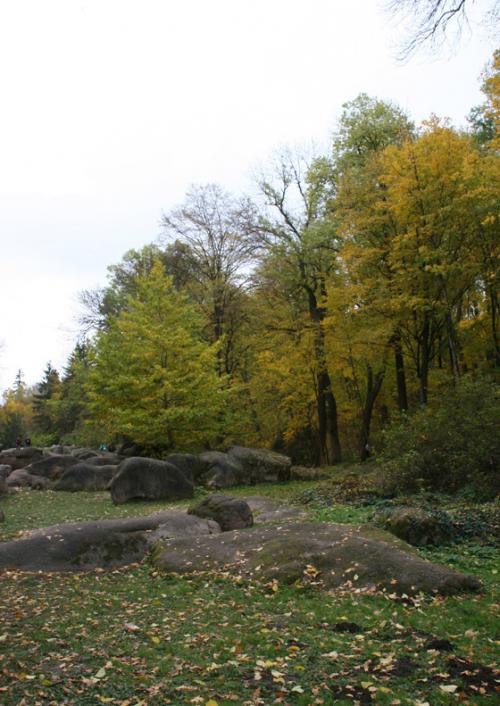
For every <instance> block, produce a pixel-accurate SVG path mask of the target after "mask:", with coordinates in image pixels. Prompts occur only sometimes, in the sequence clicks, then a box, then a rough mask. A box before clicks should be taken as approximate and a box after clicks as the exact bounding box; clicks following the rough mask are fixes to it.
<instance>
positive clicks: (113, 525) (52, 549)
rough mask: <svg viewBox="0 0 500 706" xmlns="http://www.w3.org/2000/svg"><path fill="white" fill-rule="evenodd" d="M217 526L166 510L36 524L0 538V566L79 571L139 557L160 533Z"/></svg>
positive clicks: (170, 534) (206, 530)
mask: <svg viewBox="0 0 500 706" xmlns="http://www.w3.org/2000/svg"><path fill="white" fill-rule="evenodd" d="M217 531H220V530H219V528H218V526H216V525H215V523H212V522H210V521H207V520H201V519H200V518H198V517H194V516H192V515H188V514H186V513H185V512H180V511H176V510H169V511H165V512H157V513H154V514H152V515H147V516H145V517H134V518H129V519H125V520H99V521H96V522H78V523H65V524H61V525H55V526H53V527H45V528H43V529H39V530H35V531H33V532H31V533H30V534H29V536H27V537H25V538H23V539H17V540H14V541H11V542H3V543H0V569H21V570H24V571H83V570H88V569H93V568H97V567H100V568H113V567H115V566H123V565H126V564H130V563H133V562H137V561H141V560H142V559H143V558H144V556H145V555H146V554H147V552H148V551H149V549H150V547H151V546H152V544H154V543H155V542H157V541H158V540H159V539H163V540H165V539H171V538H175V537H179V536H190V537H193V536H194V535H196V534H200V533H205V534H209V533H212V532H217Z"/></svg>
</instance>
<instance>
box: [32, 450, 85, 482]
mask: <svg viewBox="0 0 500 706" xmlns="http://www.w3.org/2000/svg"><path fill="white" fill-rule="evenodd" d="M78 462H79V461H78V459H77V458H75V457H74V456H69V455H65V454H51V455H50V456H44V457H43V458H41V459H39V460H37V461H35V462H34V463H30V465H29V466H27V467H26V470H27V471H28V472H29V473H32V474H33V475H35V476H44V477H45V478H50V479H51V480H55V479H56V478H60V477H61V476H62V474H63V473H64V472H65V471H66V470H67V469H68V468H70V467H71V466H75V465H76V464H77V463H78Z"/></svg>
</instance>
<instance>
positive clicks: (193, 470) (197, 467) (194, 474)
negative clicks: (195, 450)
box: [165, 454, 208, 485]
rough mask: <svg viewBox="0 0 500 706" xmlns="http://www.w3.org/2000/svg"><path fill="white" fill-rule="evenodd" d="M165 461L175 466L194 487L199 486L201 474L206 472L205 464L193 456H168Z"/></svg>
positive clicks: (206, 466) (199, 458) (198, 457)
mask: <svg viewBox="0 0 500 706" xmlns="http://www.w3.org/2000/svg"><path fill="white" fill-rule="evenodd" d="M165 461H166V462H167V463H171V464H173V465H174V466H177V468H179V470H181V471H182V472H183V473H184V475H185V476H186V478H188V480H190V481H191V483H194V484H195V485H199V484H201V482H202V478H203V474H204V473H205V472H206V471H207V470H208V465H207V463H205V462H204V461H203V459H202V458H201V457H200V456H196V455H195V454H170V455H169V456H167V458H166V459H165Z"/></svg>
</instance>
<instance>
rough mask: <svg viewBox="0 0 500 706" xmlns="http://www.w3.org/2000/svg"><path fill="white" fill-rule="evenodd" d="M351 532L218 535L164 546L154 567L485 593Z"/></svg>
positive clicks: (279, 528) (300, 527)
mask: <svg viewBox="0 0 500 706" xmlns="http://www.w3.org/2000/svg"><path fill="white" fill-rule="evenodd" d="M363 531H364V530H363V528H360V527H356V526H354V525H338V524H326V523H325V524H319V523H312V522H311V523H305V522H300V523H287V524H284V525H268V526H257V527H253V528H248V529H245V530H234V531H232V532H225V533H223V534H222V535H220V536H216V537H215V536H214V537H210V536H208V537H207V536H205V537H197V538H194V539H177V540H171V541H168V542H165V543H163V546H162V544H161V543H159V544H158V545H157V547H156V549H155V552H154V555H153V561H154V563H155V565H156V566H157V567H159V568H161V569H163V570H165V571H168V572H175V573H181V574H182V573H191V572H194V571H214V570H216V571H220V570H226V571H231V572H232V573H234V574H236V575H243V576H248V577H258V578H261V579H264V580H266V581H267V580H272V579H276V580H278V581H281V582H283V583H293V582H294V581H297V580H302V579H303V578H304V576H305V575H306V576H307V575H308V573H307V572H308V571H310V568H309V567H313V569H314V572H318V574H317V577H316V578H317V579H318V580H321V582H322V584H323V585H324V587H325V588H344V589H354V588H361V589H387V590H388V591H390V592H391V593H406V594H408V595H410V594H415V593H418V592H420V591H423V592H425V593H439V594H444V595H451V594H454V593H458V592H460V591H474V590H478V589H479V588H480V586H481V584H480V582H479V581H478V580H477V579H476V578H474V577H473V576H469V575H466V574H461V573H458V572H456V571H452V570H451V569H448V568H447V567H444V566H438V565H436V564H432V563H430V562H428V561H424V560H423V559H421V558H419V557H418V556H416V555H414V554H412V553H409V552H405V551H403V550H402V549H401V548H399V547H398V546H395V545H394V543H393V542H392V541H391V540H392V537H391V536H390V535H387V538H388V539H387V541H381V540H380V539H374V538H373V537H370V536H369V535H368V536H367V535H365V534H363Z"/></svg>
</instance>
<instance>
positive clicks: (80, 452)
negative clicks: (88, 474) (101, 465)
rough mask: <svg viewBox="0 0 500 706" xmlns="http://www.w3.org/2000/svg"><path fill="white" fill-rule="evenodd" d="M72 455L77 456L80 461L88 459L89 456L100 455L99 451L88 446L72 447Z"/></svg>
mask: <svg viewBox="0 0 500 706" xmlns="http://www.w3.org/2000/svg"><path fill="white" fill-rule="evenodd" d="M71 455H72V456H75V457H76V458H77V459H79V460H80V461H87V460H88V459H89V458H94V457H95V456H99V454H98V453H97V451H95V450H94V449H89V448H87V447H86V446H84V447H77V448H75V449H71Z"/></svg>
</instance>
